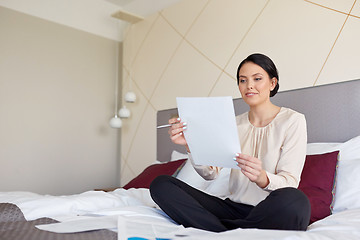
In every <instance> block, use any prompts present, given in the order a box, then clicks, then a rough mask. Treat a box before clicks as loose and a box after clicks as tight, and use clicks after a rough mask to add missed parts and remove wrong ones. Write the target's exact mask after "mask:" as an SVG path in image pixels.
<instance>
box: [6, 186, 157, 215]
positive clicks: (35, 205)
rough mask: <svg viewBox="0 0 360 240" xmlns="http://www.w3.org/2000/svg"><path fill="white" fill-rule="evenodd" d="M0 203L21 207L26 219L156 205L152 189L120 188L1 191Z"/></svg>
mask: <svg viewBox="0 0 360 240" xmlns="http://www.w3.org/2000/svg"><path fill="white" fill-rule="evenodd" d="M0 203H13V204H15V205H16V206H18V207H19V208H20V209H21V211H22V213H23V214H24V216H25V219H26V220H35V219H38V218H41V217H49V218H54V219H57V218H58V217H59V218H62V217H64V216H77V215H84V214H89V213H93V212H96V211H100V210H105V209H111V208H120V207H128V206H148V207H153V208H154V207H156V204H155V203H154V202H153V200H152V199H151V197H150V193H149V190H148V189H141V188H140V189H129V190H125V189H121V188H120V189H117V190H115V191H113V192H103V191H88V192H84V193H81V194H74V195H66V196H52V195H40V194H36V193H31V192H0Z"/></svg>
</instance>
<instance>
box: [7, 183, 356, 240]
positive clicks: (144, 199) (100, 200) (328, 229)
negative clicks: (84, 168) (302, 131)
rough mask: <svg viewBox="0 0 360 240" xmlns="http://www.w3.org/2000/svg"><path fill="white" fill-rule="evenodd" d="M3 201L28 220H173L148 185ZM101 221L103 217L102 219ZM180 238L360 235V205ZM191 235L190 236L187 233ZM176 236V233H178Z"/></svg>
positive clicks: (20, 195) (17, 195) (18, 195)
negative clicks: (278, 226) (303, 227)
mask: <svg viewBox="0 0 360 240" xmlns="http://www.w3.org/2000/svg"><path fill="white" fill-rule="evenodd" d="M0 202H9V203H14V204H16V205H17V206H18V207H19V208H20V209H21V210H22V212H23V213H24V216H25V218H26V219H27V220H34V219H37V218H41V217H50V218H53V219H56V220H59V221H64V222H66V221H71V220H74V219H76V220H79V219H80V220H81V218H84V219H86V217H88V216H92V217H96V216H98V217H99V220H101V217H103V216H125V217H126V218H129V219H142V220H144V219H145V220H148V221H151V222H153V221H158V222H168V223H171V219H169V218H168V217H167V216H166V214H164V213H163V212H162V211H161V210H159V209H157V208H156V204H155V203H154V202H153V201H152V199H151V197H150V194H149V190H148V189H129V190H124V189H117V190H115V191H113V192H107V193H106V192H101V191H89V192H84V193H81V194H76V195H69V196H50V195H38V194H35V193H29V192H6V193H5V192H4V193H2V192H0ZM99 224H101V221H99ZM181 234H182V235H185V236H182V237H179V239H194V240H195V239H217V240H218V239H221V240H223V239H252V240H262V239H264V240H265V239H266V240H269V239H284V240H288V239H305V240H306V239H309V240H310V239H311V240H320V239H333V240H335V239H336V240H338V239H349V240H352V239H354V240H355V239H360V209H352V210H345V211H342V212H339V213H336V214H333V215H331V216H329V217H327V218H325V219H323V220H320V221H317V222H315V223H313V224H312V225H310V226H309V228H308V230H307V231H306V232H302V231H278V230H259V229H236V230H232V231H227V232H223V233H213V232H207V231H202V230H197V229H193V228H186V229H183V230H181ZM186 236H187V237H186ZM175 239H176V237H175Z"/></svg>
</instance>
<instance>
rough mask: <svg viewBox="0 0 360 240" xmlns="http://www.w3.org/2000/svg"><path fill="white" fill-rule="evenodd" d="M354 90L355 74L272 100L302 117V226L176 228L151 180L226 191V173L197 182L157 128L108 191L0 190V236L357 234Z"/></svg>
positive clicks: (238, 103) (238, 107)
mask: <svg viewBox="0 0 360 240" xmlns="http://www.w3.org/2000/svg"><path fill="white" fill-rule="evenodd" d="M359 96H360V80H353V81H347V82H342V83H335V84H329V85H324V86H318V87H311V88H304V89H297V90H291V91H284V92H280V93H278V95H276V97H274V98H273V102H274V103H275V104H278V105H280V106H284V107H290V108H293V109H295V110H297V111H299V112H302V113H304V114H305V116H306V119H307V125H308V142H309V143H308V148H307V157H306V163H305V167H304V171H303V173H302V177H301V182H300V186H299V188H300V189H301V190H302V191H304V193H305V194H307V195H308V197H309V199H310V201H311V206H312V213H311V214H312V215H311V224H310V225H309V227H308V230H307V231H305V232H300V231H277V230H259V229H235V230H231V231H226V232H222V233H213V232H207V231H202V230H197V229H193V228H183V227H181V226H178V225H177V224H176V223H174V222H173V221H172V220H171V219H170V218H169V217H168V216H166V214H165V213H163V212H162V211H161V210H160V209H158V208H157V206H156V204H155V203H154V202H153V201H152V199H151V197H150V194H149V190H148V187H149V184H150V182H151V180H152V179H153V178H155V177H156V176H158V175H161V174H167V175H173V176H176V177H177V178H179V179H181V180H183V181H185V182H187V183H188V184H190V185H192V186H194V187H197V188H199V189H201V190H203V191H205V192H208V193H210V194H214V195H217V196H219V197H225V196H226V195H227V194H228V192H227V189H226V188H224V187H223V186H224V185H226V181H227V180H228V177H229V172H230V171H229V169H223V170H222V172H221V174H220V176H219V177H218V178H217V179H215V180H213V181H205V180H203V179H202V178H201V177H200V176H199V175H197V173H196V172H195V171H194V169H193V168H192V167H191V165H190V163H189V162H188V161H187V155H186V154H184V149H182V148H181V147H180V148H179V146H176V145H174V144H172V143H171V142H170V141H169V138H168V134H167V130H166V129H158V130H157V162H155V163H154V164H152V165H150V166H148V167H147V168H145V169H144V171H143V172H142V173H141V174H139V175H138V176H137V177H135V178H134V179H132V180H131V181H130V182H129V183H127V184H126V185H125V186H123V187H121V188H118V189H116V190H114V191H109V192H105V191H88V192H84V193H80V194H75V195H67V196H50V195H39V194H36V193H31V192H0V239H11V240H16V239H30V240H32V239H74V240H77V239H99V240H102V239H104V240H108V239H136V238H130V237H143V238H145V239H155V237H158V238H159V237H160V238H171V239H238V238H241V239H254V240H257V239H315V240H318V239H319V240H320V239H334V240H335V239H360V186H359V184H358V183H359V182H360V176H359V174H358V173H359V172H360V121H359V120H360V108H359V106H360V98H359ZM234 106H235V113H236V114H240V113H242V112H244V111H247V110H248V109H247V107H246V104H244V103H243V102H242V100H241V99H235V100H234ZM176 114H177V111H176V109H168V110H164V111H159V112H158V116H157V124H158V125H162V124H166V123H167V120H168V119H169V118H170V117H173V116H175V115H176ZM154 161H155V160H154ZM131 224H138V225H131ZM147 224H149V226H151V228H152V230H153V231H152V232H151V233H150V232H147V228H145V226H146V225H147ZM127 226H129V227H131V226H138V227H135V228H136V229H137V231H135V233H134V232H133V234H132V235H129V232H126V231H127V230H126V227H127ZM54 229H55V230H54ZM154 229H156V231H157V232H156V233H154V232H155V230H154ZM155 235H156V236H155ZM128 237H129V238H128ZM138 239H139V238H138Z"/></svg>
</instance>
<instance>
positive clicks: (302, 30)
mask: <svg viewBox="0 0 360 240" xmlns="http://www.w3.org/2000/svg"><path fill="white" fill-rule="evenodd" d="M354 3H355V5H354ZM359 29H360V1H355V0H333V1H327V0H313V1H304V0H269V1H267V0H256V1H254V0H195V1H194V0H184V1H181V2H180V3H179V4H177V5H175V6H173V7H170V8H168V9H165V10H163V11H162V12H159V13H158V14H155V15H153V16H151V17H148V18H146V19H145V20H144V21H142V22H139V23H137V24H135V25H132V26H131V27H130V28H129V29H128V31H127V33H126V36H125V41H124V64H123V70H124V75H123V76H124V77H123V81H124V82H123V85H124V89H123V91H124V92H126V91H127V90H128V89H129V88H130V87H129V85H130V84H129V76H128V73H129V72H131V75H132V76H133V82H132V84H131V85H132V90H133V91H135V92H136V94H137V96H138V101H137V102H136V103H134V104H132V106H131V110H132V112H133V116H132V117H131V119H129V120H127V121H126V122H125V123H124V125H125V126H124V128H123V131H122V141H121V149H122V150H121V151H122V175H121V177H122V184H125V183H126V182H127V181H128V180H129V179H131V178H132V177H133V176H135V175H136V174H138V173H139V172H140V171H141V170H142V169H143V168H144V167H145V166H146V165H148V164H150V163H152V162H154V161H155V160H156V159H155V158H156V157H155V156H156V152H155V151H156V143H155V141H156V135H155V126H156V112H157V111H159V110H163V109H167V108H173V107H176V103H175V97H177V96H199V97H200V96H221V95H231V96H233V97H234V98H237V97H240V94H239V93H238V91H237V87H236V83H235V71H236V68H237V66H238V64H239V62H240V61H241V60H242V59H243V58H245V57H246V56H247V55H249V54H250V53H253V52H262V53H265V54H267V55H269V56H270V57H271V58H272V59H273V60H274V61H275V63H276V65H277V67H278V69H279V73H280V90H281V91H283V90H288V89H296V88H302V87H311V86H316V85H322V84H328V83H333V82H338V81H347V80H352V79H359V78H360V68H359V61H358V59H359V55H360V45H359V42H360V30H359ZM334 94H335V93H334Z"/></svg>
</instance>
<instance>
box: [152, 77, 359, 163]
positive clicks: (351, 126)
mask: <svg viewBox="0 0 360 240" xmlns="http://www.w3.org/2000/svg"><path fill="white" fill-rule="evenodd" d="M271 100H272V102H273V103H274V104H276V105H278V106H283V107H289V108H292V109H294V110H296V111H298V112H301V113H303V114H304V115H305V117H306V121H307V130H308V142H309V143H310V142H344V141H346V140H349V139H350V138H353V137H355V136H358V135H360V80H352V81H346V82H340V83H333V84H328V85H322V86H316V87H308V88H302V89H296V90H289V91H283V92H279V93H278V94H277V95H276V96H274V97H273V98H272V99H271ZM234 108H235V114H236V115H239V114H241V113H243V112H245V111H248V106H247V104H246V103H245V102H244V101H243V100H242V99H241V98H238V99H234ZM176 115H177V109H176V108H173V109H168V110H162V111H159V112H158V113H157V125H158V126H159V125H163V124H167V123H168V119H170V118H172V117H174V116H176ZM173 150H176V151H179V152H182V153H184V152H185V149H184V147H182V146H178V145H176V144H173V143H172V142H171V141H170V139H169V135H168V129H167V128H162V129H157V160H158V161H161V162H167V161H169V160H170V157H171V153H172V151H173Z"/></svg>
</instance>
